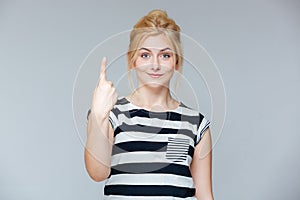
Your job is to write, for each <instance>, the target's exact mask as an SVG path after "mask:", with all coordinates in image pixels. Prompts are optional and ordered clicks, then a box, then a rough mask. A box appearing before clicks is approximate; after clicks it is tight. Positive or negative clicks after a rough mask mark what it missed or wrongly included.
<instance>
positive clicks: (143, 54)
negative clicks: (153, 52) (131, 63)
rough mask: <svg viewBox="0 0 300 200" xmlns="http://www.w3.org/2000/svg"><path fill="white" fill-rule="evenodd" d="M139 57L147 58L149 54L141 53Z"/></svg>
mask: <svg viewBox="0 0 300 200" xmlns="http://www.w3.org/2000/svg"><path fill="white" fill-rule="evenodd" d="M141 57H142V58H149V57H150V55H149V53H142V54H141Z"/></svg>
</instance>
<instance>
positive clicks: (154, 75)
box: [148, 73, 163, 78]
mask: <svg viewBox="0 0 300 200" xmlns="http://www.w3.org/2000/svg"><path fill="white" fill-rule="evenodd" d="M148 75H149V76H151V77H152V78H159V77H161V76H162V75H163V74H150V73H148Z"/></svg>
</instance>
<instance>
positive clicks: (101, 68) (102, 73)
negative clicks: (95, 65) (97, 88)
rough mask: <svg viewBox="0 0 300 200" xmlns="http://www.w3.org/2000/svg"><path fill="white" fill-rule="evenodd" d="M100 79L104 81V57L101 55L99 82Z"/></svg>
mask: <svg viewBox="0 0 300 200" xmlns="http://www.w3.org/2000/svg"><path fill="white" fill-rule="evenodd" d="M101 81H106V57H103V58H102V61H101V66H100V80H99V82H101Z"/></svg>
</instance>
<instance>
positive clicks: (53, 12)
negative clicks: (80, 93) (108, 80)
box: [0, 0, 300, 200]
mask: <svg viewBox="0 0 300 200" xmlns="http://www.w3.org/2000/svg"><path fill="white" fill-rule="evenodd" d="M155 8H160V9H163V10H166V11H167V12H168V14H169V16H170V17H172V18H174V19H175V20H176V22H177V23H178V24H179V25H180V26H181V28H182V31H183V32H184V33H186V34H188V35H189V36H191V37H192V38H193V39H195V40H196V41H197V42H199V43H200V44H201V45H202V46H203V47H204V48H205V49H206V50H207V52H208V53H209V54H210V56H211V57H212V59H213V60H214V62H215V63H216V65H217V66H218V69H219V70H220V73H221V76H222V78H223V81H224V86H225V89H226V96H227V104H226V110H227V112H226V119H225V120H226V121H225V125H224V127H223V130H222V134H221V136H220V138H219V139H218V141H217V143H216V145H215V146H214V149H213V190H214V196H215V199H216V200H217V199H225V200H232V199H236V200H240V199H243V200H253V199H255V200H265V199H273V200H281V199H289V200H298V199H299V198H300V192H299V185H300V179H299V176H298V174H299V171H300V170H299V169H300V160H299V157H300V151H299V145H298V143H299V139H300V136H299V133H300V128H299V126H298V121H299V119H300V112H299V111H300V106H299V102H300V95H299V89H300V57H299V52H300V45H299V44H300V38H299V35H300V20H299V19H300V14H299V10H300V2H299V1H296V0H294V1H293V0H273V1H271V0H252V1H238V0H229V1H226V2H224V1H212V2H208V1H196V0H193V1H179V0H172V1H151V2H150V1H140V0H131V1H117V0H112V1H85V2H83V1H79V0H77V1H66V0H65V1H29V0H28V1H14V0H12V1H8V0H2V1H0V67H1V73H0V81H1V84H0V87H1V104H0V107H1V114H0V119H1V139H0V159H1V165H0V177H1V178H0V185H1V187H0V199H9V200H17V199H24V200H27V199H28V200H29V199H30V200H33V199H45V200H48V199H49V200H50V199H74V200H75V199H102V198H101V197H102V193H103V191H102V190H103V183H96V182H93V181H92V180H91V179H90V178H89V176H88V174H87V172H86V170H85V167H84V160H83V152H84V148H83V145H82V143H81V141H80V139H79V136H78V133H77V130H76V125H75V124H74V120H73V110H72V92H73V85H74V80H75V77H76V74H77V72H78V68H79V66H80V65H81V64H82V62H83V60H84V59H85V58H86V56H87V55H88V53H89V52H90V51H91V50H92V49H93V48H94V47H95V46H96V45H98V44H99V43H100V42H102V41H104V40H105V39H107V38H109V37H110V36H112V35H114V34H116V33H119V32H121V31H124V30H129V29H130V28H132V25H133V24H134V23H135V22H136V21H137V20H138V19H139V18H140V17H142V16H144V15H145V14H147V13H148V12H149V11H150V10H152V9H155ZM123 67H125V66H123ZM96 71H97V69H96ZM205 95H207V94H205ZM89 98H91V96H90V97H89ZM208 103H209V102H208ZM204 111H205V113H207V114H208V115H210V113H209V111H210V109H207V108H204ZM83 114H86V113H83Z"/></svg>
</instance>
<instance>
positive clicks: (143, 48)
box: [139, 47, 171, 52]
mask: <svg viewBox="0 0 300 200" xmlns="http://www.w3.org/2000/svg"><path fill="white" fill-rule="evenodd" d="M139 50H146V51H150V52H151V50H150V49H147V48H145V47H142V48H140V49H139ZM166 50H171V49H170V48H169V47H167V48H164V49H161V50H160V52H162V51H166Z"/></svg>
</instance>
